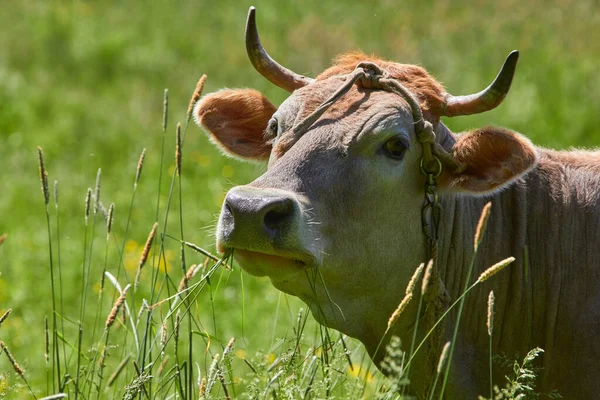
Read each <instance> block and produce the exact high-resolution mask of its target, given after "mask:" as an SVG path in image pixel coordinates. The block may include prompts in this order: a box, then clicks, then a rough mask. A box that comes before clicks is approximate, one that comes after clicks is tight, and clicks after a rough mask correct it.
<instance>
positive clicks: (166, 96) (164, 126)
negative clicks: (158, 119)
mask: <svg viewBox="0 0 600 400" xmlns="http://www.w3.org/2000/svg"><path fill="white" fill-rule="evenodd" d="M168 118H169V89H165V94H164V101H163V121H162V129H163V132H166V131H167V119H168Z"/></svg>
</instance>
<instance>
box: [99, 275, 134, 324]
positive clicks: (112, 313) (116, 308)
mask: <svg viewBox="0 0 600 400" xmlns="http://www.w3.org/2000/svg"><path fill="white" fill-rule="evenodd" d="M130 287H131V285H129V284H128V285H127V286H125V288H124V289H123V292H122V293H121V295H120V296H119V298H118V299H117V301H115V304H114V305H113V308H112V310H110V314H108V318H107V319H106V323H105V324H104V325H105V327H106V329H108V328H110V327H111V326H112V324H114V322H115V319H116V318H117V314H118V313H119V309H120V308H121V306H122V305H123V303H124V302H125V296H127V290H129V288H130Z"/></svg>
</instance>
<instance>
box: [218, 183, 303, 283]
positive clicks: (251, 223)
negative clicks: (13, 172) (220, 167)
mask: <svg viewBox="0 0 600 400" xmlns="http://www.w3.org/2000/svg"><path fill="white" fill-rule="evenodd" d="M307 231H308V229H307V224H306V221H305V217H304V215H303V212H302V205H301V203H300V201H298V199H297V198H296V196H295V195H294V194H293V193H290V192H287V191H283V190H279V189H264V188H254V187H250V186H238V187H235V188H233V189H231V190H230V191H229V193H227V196H226V198H225V202H224V204H223V209H222V210H221V216H220V218H219V224H218V228H217V248H218V250H219V251H220V252H225V251H227V250H229V249H233V250H234V256H236V253H237V254H238V256H239V257H238V256H236V258H237V259H238V261H240V263H241V264H242V267H244V268H245V269H247V270H248V271H249V272H251V273H253V272H254V273H255V274H257V275H269V273H268V271H267V270H268V269H270V268H274V269H276V268H277V266H278V265H279V266H286V265H287V266H303V267H305V266H308V265H311V264H314V262H315V257H314V256H313V252H312V251H310V250H309V248H310V245H308V246H307V245H306V244H307V243H308V242H309V239H310V236H312V235H310V234H309V233H310V232H307ZM245 264H246V265H245ZM250 264H261V266H263V265H266V267H265V268H262V267H261V271H258V270H256V268H254V267H252V266H250ZM247 267H249V268H247ZM253 270H254V271H253Z"/></svg>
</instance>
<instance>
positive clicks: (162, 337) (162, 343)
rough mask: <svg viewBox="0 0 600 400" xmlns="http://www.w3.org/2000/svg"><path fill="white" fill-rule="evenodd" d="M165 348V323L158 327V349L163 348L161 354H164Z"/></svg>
mask: <svg viewBox="0 0 600 400" xmlns="http://www.w3.org/2000/svg"><path fill="white" fill-rule="evenodd" d="M166 346H167V321H164V320H163V322H162V325H161V327H160V347H162V348H163V353H164V348H165V347H166Z"/></svg>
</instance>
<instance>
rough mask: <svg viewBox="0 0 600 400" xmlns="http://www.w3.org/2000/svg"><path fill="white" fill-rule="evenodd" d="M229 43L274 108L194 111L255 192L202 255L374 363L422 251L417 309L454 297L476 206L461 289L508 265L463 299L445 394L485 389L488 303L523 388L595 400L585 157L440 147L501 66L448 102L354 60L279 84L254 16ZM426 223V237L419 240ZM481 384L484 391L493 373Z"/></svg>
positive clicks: (470, 394)
mask: <svg viewBox="0 0 600 400" xmlns="http://www.w3.org/2000/svg"><path fill="white" fill-rule="evenodd" d="M246 46H247V50H248V54H249V57H250V60H251V62H252V64H253V65H254V67H255V68H256V69H257V70H258V71H259V72H260V73H261V74H262V75H263V76H264V77H266V78H267V79H268V80H269V81H271V82H272V83H274V84H276V85H277V86H279V87H281V88H283V89H286V90H287V91H288V92H290V93H291V94H290V96H289V97H288V98H287V99H286V100H285V101H284V102H283V103H282V104H281V105H280V106H279V107H276V106H274V105H273V104H272V103H271V102H270V101H269V100H268V99H267V98H265V96H263V95H262V94H261V93H260V92H258V91H256V90H252V89H225V90H221V91H218V92H215V93H212V94H208V95H206V96H204V97H202V98H201V99H200V100H199V101H198V102H197V103H196V105H195V107H194V118H195V120H196V122H197V123H198V124H199V125H200V126H202V127H203V128H204V129H205V130H206V131H207V132H208V134H209V136H210V138H211V139H212V141H213V142H214V143H215V144H216V145H217V146H218V147H220V148H221V149H222V150H223V152H224V153H226V154H227V155H229V156H233V157H237V158H240V159H245V160H254V161H258V162H264V163H266V164H267V170H266V172H265V173H264V174H263V175H262V176H260V177H259V178H258V179H256V180H255V181H253V182H251V183H249V184H247V185H242V186H236V187H234V188H232V189H231V190H229V192H228V193H227V195H226V198H225V201H224V203H223V207H222V210H221V214H220V217H219V222H218V227H217V232H216V240H217V248H218V250H219V251H220V252H227V251H231V250H233V251H234V257H235V258H236V260H237V261H238V262H239V264H240V265H241V267H242V268H243V269H244V270H246V271H247V272H249V273H250V274H252V275H256V276H267V277H268V278H270V280H271V282H272V284H273V285H274V286H275V287H276V288H278V289H279V290H281V291H283V292H285V293H288V294H291V295H293V296H297V297H299V298H300V299H301V300H302V301H304V302H305V303H306V304H307V305H308V306H309V308H310V309H311V311H312V314H313V315H314V317H315V318H316V319H317V321H319V322H320V323H321V324H324V325H326V326H328V327H331V328H335V329H337V330H339V331H341V332H343V333H345V334H347V335H349V336H352V337H354V338H357V339H358V340H360V341H361V342H362V343H363V344H364V346H365V347H366V349H367V351H368V352H369V354H370V355H371V357H372V358H373V361H374V362H375V363H376V364H377V365H379V364H380V362H381V359H382V356H383V353H384V352H382V351H378V349H379V347H380V346H381V345H382V343H383V345H384V346H385V343H387V341H388V340H389V337H390V336H391V335H396V336H398V337H400V339H401V340H402V343H403V346H405V347H408V344H410V343H411V339H412V334H413V332H412V329H413V327H414V321H415V318H416V317H417V302H415V301H413V302H411V303H409V305H408V307H407V308H406V309H405V310H404V312H403V314H402V315H401V317H400V319H399V320H398V322H397V323H396V324H395V325H394V326H393V327H392V329H391V330H390V331H389V332H387V324H388V321H389V318H390V315H391V314H392V313H393V312H394V310H395V309H396V307H397V306H398V304H399V302H400V301H401V300H402V298H403V297H404V291H405V287H406V286H407V283H408V282H409V280H410V278H411V276H412V275H413V272H414V271H415V268H416V267H417V266H418V265H419V264H420V263H421V262H423V261H426V260H427V259H429V258H430V257H431V256H432V251H434V252H435V258H436V261H435V271H437V272H436V273H437V277H438V278H439V288H438V289H439V292H440V293H439V294H438V296H437V297H436V298H434V299H433V300H431V302H432V307H434V308H435V307H441V308H442V310H443V309H444V307H447V304H448V302H449V301H454V300H456V299H457V298H458V297H459V295H460V294H461V293H462V292H463V289H464V286H465V280H466V279H467V275H468V265H469V262H470V260H471V258H472V256H473V253H474V246H473V237H474V234H475V229H476V225H477V221H478V219H479V216H480V213H481V211H482V209H483V207H484V205H485V204H486V203H487V202H490V201H491V202H492V208H491V214H490V216H489V219H488V222H487V230H486V233H485V235H484V236H483V239H482V242H481V244H480V245H479V250H478V253H477V255H476V257H475V262H474V266H473V276H475V277H476V276H478V274H479V273H481V272H482V271H484V270H485V269H486V268H488V267H489V266H490V265H491V264H493V263H494V262H497V261H499V260H502V259H505V258H507V257H509V256H514V257H515V261H514V263H513V264H512V265H511V266H509V267H507V268H506V269H505V270H504V271H502V272H501V273H499V274H497V275H496V276H493V277H492V278H491V279H489V280H487V281H486V282H484V283H482V284H480V285H478V286H477V287H476V288H475V289H474V290H473V291H472V292H470V293H469V295H468V296H467V297H466V302H465V304H464V310H463V313H462V315H463V318H462V321H461V322H460V324H459V325H458V326H459V330H458V336H457V339H456V343H455V351H454V354H453V357H452V359H451V366H450V376H449V379H448V386H447V388H446V391H445V398H449V399H469V398H476V396H477V395H478V394H484V393H487V392H488V391H489V370H488V362H489V359H488V356H489V350H488V345H489V344H488V340H489V338H488V333H487V328H486V301H487V297H488V293H489V292H490V290H492V289H493V290H494V292H495V296H496V300H495V310H496V312H495V315H496V318H495V322H494V335H493V344H492V352H493V354H505V355H507V356H509V357H511V358H512V357H515V356H519V357H522V356H524V355H525V354H526V353H527V351H528V350H530V349H532V348H534V347H536V346H539V347H541V348H543V349H544V350H545V353H544V354H543V356H541V357H540V359H539V367H541V370H540V371H539V380H538V390H539V391H540V392H544V393H547V392H550V391H553V390H558V392H559V393H561V394H562V396H563V397H564V398H569V399H592V398H597V396H598V393H600V379H598V378H599V377H600V341H599V340H596V339H597V335H598V334H600V250H599V249H598V247H597V243H600V187H599V186H600V185H599V179H598V176H599V174H600V153H598V152H591V151H583V150H572V151H555V150H550V149H544V148H540V147H536V146H534V145H533V144H532V143H531V142H530V141H529V140H528V139H527V138H526V137H525V136H523V135H521V134H519V133H517V132H514V131H512V130H509V129H505V128H499V127H493V126H486V127H482V128H479V129H475V130H471V131H468V132H463V133H460V134H455V133H453V132H451V131H450V130H449V129H448V128H447V127H446V126H445V125H444V123H443V122H442V121H441V119H440V118H441V117H444V116H445V117H453V116H458V115H468V114H474V113H480V112H485V111H487V110H490V109H492V108H494V107H496V106H498V105H499V104H500V103H501V102H502V101H503V99H504V98H505V96H506V94H507V93H508V90H509V88H510V86H511V83H512V78H513V75H514V72H515V68H516V62H517V58H518V53H517V52H513V53H511V54H510V55H509V57H508V58H507V60H506V61H505V64H504V65H503V67H502V69H501V71H500V73H499V74H498V76H497V77H496V79H495V80H494V81H493V83H492V84H491V85H490V86H489V87H488V88H486V89H484V90H483V91H481V92H479V93H477V94H473V95H467V96H454V95H451V94H449V93H448V92H446V90H445V89H444V88H443V86H442V85H441V84H440V83H439V82H438V81H436V80H435V79H434V78H433V77H432V76H431V75H430V74H429V73H427V72H426V70H425V69H423V68H422V67H419V66H415V65H407V64H400V63H396V62H390V61H385V60H382V59H380V58H377V57H375V56H369V55H365V54H363V53H359V52H352V53H348V54H344V55H341V56H339V57H338V58H337V59H336V60H335V62H334V64H333V65H332V66H331V67H329V68H328V69H326V70H325V71H324V72H322V73H321V74H319V75H318V76H317V77H316V78H314V79H313V78H308V77H305V76H302V75H299V74H296V73H294V72H293V71H291V70H289V69H287V68H285V67H283V66H281V65H280V64H278V63H277V62H276V61H275V60H274V59H272V58H271V57H270V56H269V55H268V54H267V52H266V51H265V49H264V48H263V47H262V45H261V42H260V39H259V36H258V31H257V28H256V21H255V10H254V8H251V9H250V12H249V16H248V21H247V26H246ZM357 71H358V72H357ZM423 160H425V161H426V162H425V165H423ZM427 188H429V189H432V191H431V192H430V193H426V190H427ZM432 194H433V195H434V196H432ZM433 197H435V200H433V203H435V208H436V210H441V212H440V213H439V214H438V217H437V218H436V220H435V221H433V217H432V215H433V214H432V213H431V212H430V211H431V210H429V211H428V212H425V213H424V212H423V202H424V198H427V199H430V200H431V199H432V198H433ZM430 204H431V203H430ZM438 205H439V206H440V207H438ZM423 222H426V223H425V225H424V224H423ZM427 222H429V223H427ZM431 222H435V223H434V224H433V225H435V227H436V228H437V232H436V233H435V238H433V239H432V238H431V234H430V237H429V240H427V239H426V237H425V235H424V226H429V228H432V224H431ZM430 230H431V229H430ZM435 239H437V240H435ZM433 243H435V245H436V246H435V249H433V247H432V244H433ZM418 290H419V289H418V288H417V291H418ZM426 308H427V307H424V309H426ZM423 312H424V311H423ZM438 314H439V313H438ZM421 317H422V316H421V315H419V318H421ZM456 322H457V313H455V312H452V313H450V314H449V315H448V317H447V318H446V319H444V323H443V324H442V327H441V328H438V330H439V332H440V333H439V335H438V336H439V338H438V339H437V341H433V344H432V345H431V346H433V347H435V348H434V350H435V351H433V352H427V351H423V352H420V353H419V354H418V355H417V358H416V361H415V362H414V363H413V366H412V368H411V369H410V381H411V385H412V390H413V391H414V394H415V395H416V396H417V397H419V398H423V397H426V396H427V393H428V390H429V385H430V383H431V380H432V377H433V374H434V371H433V369H435V363H437V356H439V351H440V350H441V344H443V343H445V342H446V341H447V340H450V339H452V331H453V328H454V327H455V326H456ZM423 325H426V324H421V325H419V329H418V335H419V337H420V338H422V337H423V336H424V334H425V329H427V328H426V327H424V326H423ZM405 350H406V349H405ZM433 356H435V357H436V358H435V359H432V357H433ZM432 365H433V366H434V367H433V368H432ZM495 372H496V374H495V375H494V379H493V381H494V383H496V384H501V383H502V382H503V381H504V373H505V372H506V371H502V370H501V369H500V368H495Z"/></svg>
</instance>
